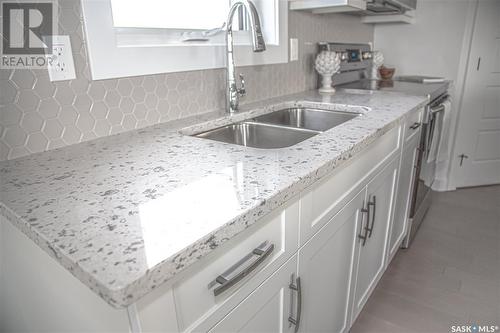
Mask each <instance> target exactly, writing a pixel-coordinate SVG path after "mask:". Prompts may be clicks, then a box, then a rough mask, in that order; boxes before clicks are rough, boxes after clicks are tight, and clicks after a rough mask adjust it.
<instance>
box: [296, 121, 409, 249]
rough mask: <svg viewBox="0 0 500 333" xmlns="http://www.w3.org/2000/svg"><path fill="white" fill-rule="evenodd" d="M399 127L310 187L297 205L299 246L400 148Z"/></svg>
mask: <svg viewBox="0 0 500 333" xmlns="http://www.w3.org/2000/svg"><path fill="white" fill-rule="evenodd" d="M400 133H401V127H400V126H398V127H395V128H393V129H391V130H390V131H389V132H387V133H386V134H384V135H383V136H382V137H380V138H378V139H377V140H376V141H375V142H374V143H372V144H371V145H370V146H368V147H367V148H366V149H364V150H363V151H361V152H359V153H358V156H357V157H355V158H354V159H353V160H352V161H351V162H350V163H349V162H348V163H347V164H346V165H344V166H342V167H341V168H340V169H339V170H335V171H333V173H332V175H331V176H329V177H328V178H327V179H326V180H324V181H321V182H319V184H317V185H313V186H312V188H311V189H309V190H308V191H307V192H306V193H305V194H304V195H303V196H302V198H301V201H300V244H301V245H302V244H304V243H305V242H306V241H307V240H308V239H309V238H310V237H311V236H312V235H314V234H315V233H316V232H317V231H318V230H319V229H320V228H321V227H322V226H323V225H324V224H325V223H326V222H327V221H329V220H330V219H331V218H332V217H333V216H334V215H335V214H336V213H337V212H338V211H339V210H340V209H341V208H342V207H343V206H344V205H345V204H346V203H347V202H349V201H350V200H351V199H352V198H353V197H354V196H355V195H356V194H357V193H358V192H359V190H360V189H361V188H362V187H363V186H364V185H366V183H367V182H368V180H369V179H370V177H371V176H372V175H374V174H375V172H376V171H377V170H378V169H379V168H380V167H381V166H382V165H383V164H384V163H385V162H386V161H388V160H389V159H390V158H391V157H392V156H394V155H395V154H396V153H397V151H398V150H399V148H400V137H401V134H400Z"/></svg>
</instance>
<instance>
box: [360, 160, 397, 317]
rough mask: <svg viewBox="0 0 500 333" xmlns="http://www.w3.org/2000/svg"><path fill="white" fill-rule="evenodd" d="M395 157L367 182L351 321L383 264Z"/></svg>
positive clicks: (392, 201)
mask: <svg viewBox="0 0 500 333" xmlns="http://www.w3.org/2000/svg"><path fill="white" fill-rule="evenodd" d="M398 162H399V161H398V159H394V160H393V161H392V162H391V163H390V164H389V165H387V166H386V167H385V168H384V169H383V171H381V172H380V173H379V174H378V175H376V176H375V177H374V178H373V179H372V180H371V181H370V183H369V184H368V185H367V199H366V202H365V208H364V212H365V218H364V219H363V220H364V221H363V222H364V223H363V226H362V230H360V234H361V237H360V241H359V242H358V247H359V255H358V258H357V265H356V269H355V272H356V279H355V288H354V299H353V311H352V320H351V323H352V322H353V321H354V320H355V319H356V317H357V316H358V314H359V312H360V311H361V309H362V308H363V306H364V305H365V303H366V301H367V300H368V297H369V296H370V294H371V292H372V291H373V289H374V288H375V286H376V284H377V282H378V280H379V279H380V277H381V276H382V274H383V273H384V270H385V267H386V251H387V239H388V233H389V227H390V224H391V219H392V211H393V204H394V197H395V195H394V194H395V193H394V192H395V187H396V179H397V178H396V177H397V174H398V164H399V163H398Z"/></svg>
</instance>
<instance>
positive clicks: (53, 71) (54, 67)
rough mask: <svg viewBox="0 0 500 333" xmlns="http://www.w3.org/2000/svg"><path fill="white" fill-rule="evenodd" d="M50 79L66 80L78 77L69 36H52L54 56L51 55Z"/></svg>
mask: <svg viewBox="0 0 500 333" xmlns="http://www.w3.org/2000/svg"><path fill="white" fill-rule="evenodd" d="M49 57H51V58H52V60H51V61H50V60H49V65H48V71H49V78H50V81H65V80H72V79H75V78H76V74H75V64H74V62H73V53H72V52H71V42H70V39H69V36H52V56H49Z"/></svg>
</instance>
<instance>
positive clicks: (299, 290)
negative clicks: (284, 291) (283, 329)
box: [288, 274, 302, 333]
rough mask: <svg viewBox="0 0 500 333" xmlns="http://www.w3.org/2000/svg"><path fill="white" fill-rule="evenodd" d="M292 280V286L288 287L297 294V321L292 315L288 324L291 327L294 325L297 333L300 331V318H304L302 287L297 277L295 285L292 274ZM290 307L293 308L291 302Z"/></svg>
mask: <svg viewBox="0 0 500 333" xmlns="http://www.w3.org/2000/svg"><path fill="white" fill-rule="evenodd" d="M290 279H291V281H290V284H289V285H288V287H289V288H290V289H291V290H293V291H296V292H297V318H296V319H295V318H293V316H292V314H290V316H288V322H289V323H290V327H291V326H292V325H294V326H295V333H297V332H298V331H299V327H300V318H301V316H302V286H301V284H300V277H297V278H296V279H295V283H294V281H293V280H294V275H293V274H292V276H291V278H290ZM292 300H293V298H292ZM290 306H291V307H293V302H291V304H290ZM292 310H293V309H292Z"/></svg>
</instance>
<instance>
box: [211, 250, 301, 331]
mask: <svg viewBox="0 0 500 333" xmlns="http://www.w3.org/2000/svg"><path fill="white" fill-rule="evenodd" d="M296 271H297V256H294V257H292V258H291V259H290V260H289V261H287V262H286V263H285V264H284V265H283V266H282V267H281V268H280V269H279V270H278V271H276V272H275V273H274V274H273V275H271V277H269V278H268V279H267V280H266V281H264V283H263V284H262V285H260V286H259V287H258V288H257V289H256V290H254V291H253V292H252V293H251V294H250V295H249V296H248V297H247V298H246V299H244V300H243V301H242V302H241V303H240V304H238V306H236V307H235V308H234V309H233V310H232V311H231V312H229V313H228V314H227V315H226V316H225V317H224V318H223V319H222V320H221V321H220V322H219V323H217V324H216V325H215V326H214V327H212V328H211V329H210V330H209V332H248V333H255V332H260V333H265V332H269V333H275V332H276V333H278V332H290V333H291V332H293V331H294V328H295V327H294V325H292V324H290V323H289V321H288V319H289V318H296V315H297V313H296V309H297V308H298V307H297V302H298V299H297V291H296V290H292V289H290V285H291V283H295V277H296Z"/></svg>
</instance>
